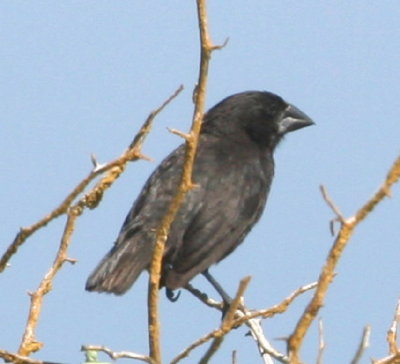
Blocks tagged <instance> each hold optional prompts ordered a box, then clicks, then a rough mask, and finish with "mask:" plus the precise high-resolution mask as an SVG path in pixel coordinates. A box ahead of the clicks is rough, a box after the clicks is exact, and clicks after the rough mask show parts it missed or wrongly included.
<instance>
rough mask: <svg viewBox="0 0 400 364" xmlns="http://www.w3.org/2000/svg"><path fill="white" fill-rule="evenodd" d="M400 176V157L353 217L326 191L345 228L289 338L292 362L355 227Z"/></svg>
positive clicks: (336, 241)
mask: <svg viewBox="0 0 400 364" xmlns="http://www.w3.org/2000/svg"><path fill="white" fill-rule="evenodd" d="M399 178H400V157H398V158H397V160H396V161H395V162H394V164H393V165H392V167H391V168H390V170H389V173H388V175H387V177H386V180H385V182H384V184H383V185H382V187H381V188H380V189H379V190H378V192H376V193H375V195H374V196H373V197H372V198H371V199H370V200H368V201H367V202H366V203H365V204H364V206H362V207H361V208H360V209H359V210H358V211H357V213H356V214H355V215H354V216H353V217H351V218H349V219H344V218H343V217H342V216H341V214H340V213H338V209H337V208H333V206H334V204H333V203H332V200H331V199H330V198H327V193H326V190H325V191H324V194H323V195H324V198H325V200H326V201H327V203H328V205H329V206H331V207H332V209H333V211H334V213H335V214H336V217H337V219H338V220H339V221H340V222H341V228H340V231H339V233H338V236H337V238H336V239H335V242H334V244H333V246H332V248H331V250H330V252H329V254H328V257H327V259H326V262H325V265H324V267H323V268H322V271H321V274H320V277H319V280H318V286H317V289H316V291H315V294H314V296H313V297H312V299H311V301H310V303H309V304H308V306H307V307H306V309H305V311H304V313H303V315H302V316H301V317H300V319H299V321H298V323H297V325H296V328H295V330H294V332H293V333H292V335H291V336H290V338H289V341H288V351H289V358H290V362H291V363H293V364H298V363H301V361H300V355H299V351H300V348H301V346H302V343H303V340H304V337H305V335H306V333H307V332H308V329H309V327H310V326H311V323H312V322H313V321H314V319H315V318H316V316H317V314H318V312H319V310H320V308H321V307H322V306H323V304H324V299H325V296H326V293H327V291H328V288H329V286H330V284H331V282H332V280H333V278H334V274H335V273H334V271H335V268H336V266H337V264H338V262H339V259H340V257H341V256H342V253H343V251H344V249H345V248H346V246H347V244H348V242H349V240H350V238H351V236H352V234H353V232H354V229H355V228H356V227H357V225H358V224H359V223H360V222H361V221H363V220H364V219H365V218H366V217H367V216H368V214H369V213H370V212H372V210H373V209H374V208H375V207H376V206H377V204H378V203H380V202H381V201H382V200H383V199H384V198H385V197H387V196H388V195H389V192H390V189H391V187H392V186H393V184H395V183H396V182H397V181H398V180H399Z"/></svg>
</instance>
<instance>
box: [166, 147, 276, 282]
mask: <svg viewBox="0 0 400 364" xmlns="http://www.w3.org/2000/svg"><path fill="white" fill-rule="evenodd" d="M233 154H234V153H233ZM200 155H201V159H202V160H197V161H196V165H195V170H194V182H195V183H197V184H198V185H199V187H197V188H198V195H199V196H195V195H193V193H196V191H195V190H193V191H191V192H190V193H189V195H188V197H187V199H186V201H185V204H184V206H183V207H182V209H181V211H180V214H182V215H186V214H187V211H189V210H191V209H193V208H194V210H195V211H194V214H191V220H190V221H189V222H187V224H186V228H185V230H184V234H183V235H182V237H179V238H181V239H180V243H179V244H177V242H176V240H175V242H174V244H175V246H174V247H175V252H173V253H172V252H170V257H167V263H168V265H169V267H168V269H169V270H166V273H165V277H164V281H165V285H166V286H167V287H169V288H172V289H174V288H178V287H181V286H183V285H185V284H186V283H187V282H188V281H189V280H190V279H191V278H193V277H194V276H195V275H196V274H198V273H201V272H203V271H204V270H206V269H207V268H208V267H209V266H210V265H212V264H214V263H216V262H218V261H220V260H221V259H223V258H224V257H225V256H226V255H228V254H229V253H231V252H232V251H233V250H234V249H235V248H236V247H237V246H238V245H239V244H240V243H241V242H242V240H243V238H244V236H245V235H246V233H247V232H248V231H249V230H250V229H251V228H252V226H253V225H254V224H255V223H256V221H257V220H258V218H259V217H260V215H261V213H262V211H263V208H264V205H265V202H266V197H267V193H268V190H269V186H270V182H271V179H272V175H273V162H272V159H271V165H270V173H265V165H261V161H260V160H259V159H258V158H253V157H254V156H251V153H250V154H249V155H247V154H246V153H244V158H238V156H237V155H230V156H228V155H225V157H224V156H222V155H220V157H221V158H217V160H216V159H215V154H210V155H208V156H207V153H204V152H203V153H202V154H200ZM242 157H243V156H242ZM170 238H174V236H170ZM171 245H172V242H171Z"/></svg>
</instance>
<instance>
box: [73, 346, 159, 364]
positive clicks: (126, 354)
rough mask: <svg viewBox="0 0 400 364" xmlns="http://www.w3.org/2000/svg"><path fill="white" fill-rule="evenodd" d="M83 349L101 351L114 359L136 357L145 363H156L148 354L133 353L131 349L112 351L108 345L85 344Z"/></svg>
mask: <svg viewBox="0 0 400 364" xmlns="http://www.w3.org/2000/svg"><path fill="white" fill-rule="evenodd" d="M81 350H82V351H89V350H93V351H101V352H103V353H105V354H107V355H108V356H109V357H110V358H111V359H112V360H117V359H121V358H127V359H135V360H140V361H144V362H145V363H150V364H154V363H155V362H154V361H153V359H152V358H150V357H149V356H147V355H142V354H137V353H133V352H131V351H112V350H111V349H109V348H107V347H106V346H102V345H83V346H82V348H81Z"/></svg>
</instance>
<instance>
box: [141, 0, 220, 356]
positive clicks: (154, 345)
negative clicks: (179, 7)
mask: <svg viewBox="0 0 400 364" xmlns="http://www.w3.org/2000/svg"><path fill="white" fill-rule="evenodd" d="M197 12H198V22H199V29H200V46H201V56H200V70H199V78H198V84H197V89H196V95H195V106H194V113H193V121H192V127H191V131H190V132H189V133H188V134H184V133H182V132H177V131H175V130H174V131H173V132H174V133H176V134H179V135H180V136H182V137H183V138H184V139H185V141H186V152H185V161H184V165H183V170H182V178H181V183H180V184H179V187H178V190H177V192H176V195H175V197H174V199H173V201H172V203H171V205H170V206H169V208H168V212H167V213H166V215H165V216H164V218H163V219H162V221H161V224H160V226H159V227H158V229H157V233H156V243H155V247H154V252H153V259H152V263H151V267H150V278H149V287H148V322H149V347H150V357H151V358H153V360H154V361H155V362H156V363H161V348H160V317H159V312H158V298H159V282H160V277H161V266H162V258H163V254H164V248H165V242H166V241H167V238H168V234H169V230H170V227H171V224H172V222H173V221H174V219H175V216H176V214H177V212H178V210H179V207H180V205H181V204H182V202H183V200H184V198H185V195H186V193H187V192H188V191H190V189H192V188H193V187H194V183H193V181H192V171H193V162H194V158H195V155H196V150H197V144H198V138H199V134H200V129H201V122H202V119H203V115H204V107H205V98H206V88H207V77H208V67H209V61H210V58H211V53H212V51H213V50H214V49H217V48H218V47H215V46H213V45H212V43H211V41H210V37H209V34H208V28H207V12H206V1H205V0H197Z"/></svg>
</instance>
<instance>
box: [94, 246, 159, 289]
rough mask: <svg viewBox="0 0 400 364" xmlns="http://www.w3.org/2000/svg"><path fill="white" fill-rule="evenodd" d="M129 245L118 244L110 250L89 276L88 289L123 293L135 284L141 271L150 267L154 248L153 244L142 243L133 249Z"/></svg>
mask: <svg viewBox="0 0 400 364" xmlns="http://www.w3.org/2000/svg"><path fill="white" fill-rule="evenodd" d="M129 245H130V244H121V245H120V244H116V245H115V246H114V247H113V248H112V249H111V250H110V252H109V253H108V254H107V255H106V256H105V257H104V258H103V260H102V261H101V262H100V263H99V265H98V266H97V267H96V269H95V270H94V271H93V273H92V274H91V275H90V276H89V278H88V280H87V282H86V290H87V291H96V292H106V293H114V294H116V295H122V294H124V293H125V292H126V291H127V290H128V289H129V288H130V287H131V286H132V285H133V283H134V282H135V281H136V279H137V278H138V277H139V275H140V273H141V272H142V271H143V270H144V269H146V268H148V266H149V264H150V262H151V257H152V249H151V244H149V245H147V244H140V245H137V246H136V247H135V248H136V249H133V250H134V251H132V250H131V249H129V248H132V247H129ZM128 249H129V251H128Z"/></svg>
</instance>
